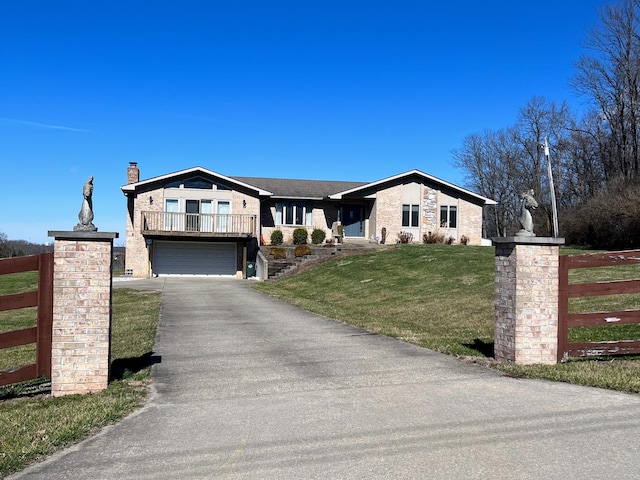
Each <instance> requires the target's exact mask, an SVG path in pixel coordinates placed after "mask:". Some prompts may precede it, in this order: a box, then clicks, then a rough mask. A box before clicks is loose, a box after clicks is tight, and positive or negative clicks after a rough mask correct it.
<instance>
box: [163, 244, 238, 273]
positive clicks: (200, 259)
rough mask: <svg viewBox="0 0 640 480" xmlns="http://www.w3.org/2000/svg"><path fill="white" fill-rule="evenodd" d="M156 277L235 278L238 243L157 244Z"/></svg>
mask: <svg viewBox="0 0 640 480" xmlns="http://www.w3.org/2000/svg"><path fill="white" fill-rule="evenodd" d="M152 271H153V274H154V275H235V274H236V271H237V253H236V244H235V243H212V242H167V241H158V240H156V241H154V242H153V262H152Z"/></svg>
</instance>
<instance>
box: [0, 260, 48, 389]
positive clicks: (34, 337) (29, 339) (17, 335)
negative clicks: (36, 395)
mask: <svg viewBox="0 0 640 480" xmlns="http://www.w3.org/2000/svg"><path fill="white" fill-rule="evenodd" d="M33 270H37V271H38V290H36V291H30V292H24V293H16V294H13V295H3V296H0V311H7V310H16V309H19V308H27V307H38V324H37V326H35V327H31V328H25V329H22V330H14V331H11V332H4V333H0V349H3V348H10V347H17V346H20V345H28V344H30V343H36V363H34V364H31V365H23V366H20V367H18V368H15V369H12V370H8V371H2V372H0V386H2V385H9V384H11V383H17V382H24V381H26V380H31V379H33V378H38V377H50V376H51V333H52V322H53V253H41V254H40V255H31V256H28V257H16V258H5V259H2V260H0V275H6V274H10V273H20V272H30V271H33Z"/></svg>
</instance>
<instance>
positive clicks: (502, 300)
mask: <svg viewBox="0 0 640 480" xmlns="http://www.w3.org/2000/svg"><path fill="white" fill-rule="evenodd" d="M493 242H494V245H495V246H496V253H495V347H494V357H495V358H496V360H500V361H507V362H513V363H516V364H519V365H528V364H554V363H556V361H557V349H558V263H559V260H558V255H559V246H560V245H562V244H564V239H557V238H537V237H506V238H494V239H493Z"/></svg>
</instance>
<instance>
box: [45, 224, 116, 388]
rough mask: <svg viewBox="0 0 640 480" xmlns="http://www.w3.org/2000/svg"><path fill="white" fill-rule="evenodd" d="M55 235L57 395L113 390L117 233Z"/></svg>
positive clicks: (53, 364) (54, 360) (53, 383)
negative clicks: (111, 372) (112, 323)
mask: <svg viewBox="0 0 640 480" xmlns="http://www.w3.org/2000/svg"><path fill="white" fill-rule="evenodd" d="M49 236H50V237H55V243H54V252H53V258H54V268H53V335H52V350H51V394H52V396H54V397H57V396H62V395H70V394H78V393H79V394H83V393H91V392H97V391H100V390H104V389H105V388H107V385H108V382H109V369H110V364H111V293H112V283H111V270H112V267H113V239H114V238H118V233H115V232H97V231H93V232H86V231H84V232H79V231H73V232H68V231H50V232H49Z"/></svg>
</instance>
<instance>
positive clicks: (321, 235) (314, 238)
mask: <svg viewBox="0 0 640 480" xmlns="http://www.w3.org/2000/svg"><path fill="white" fill-rule="evenodd" d="M325 238H327V234H326V232H325V231H324V230H322V229H321V228H314V229H313V232H311V243H313V244H314V245H320V244H321V243H322V242H324V239H325Z"/></svg>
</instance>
